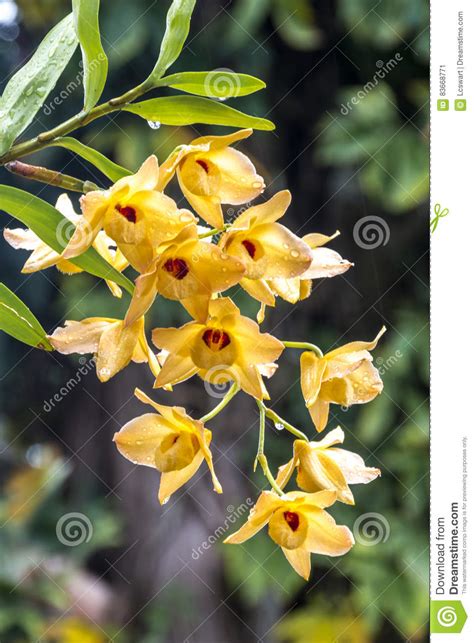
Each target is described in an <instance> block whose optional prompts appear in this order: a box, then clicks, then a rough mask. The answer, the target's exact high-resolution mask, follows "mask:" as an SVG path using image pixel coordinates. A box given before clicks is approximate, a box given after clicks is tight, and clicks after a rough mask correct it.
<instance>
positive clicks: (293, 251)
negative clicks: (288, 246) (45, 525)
mask: <svg viewBox="0 0 474 643" xmlns="http://www.w3.org/2000/svg"><path fill="white" fill-rule="evenodd" d="M290 255H291V256H292V257H294V258H295V259H297V258H298V257H299V256H300V253H299V252H298V250H292V251H291V252H290Z"/></svg>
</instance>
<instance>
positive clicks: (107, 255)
mask: <svg viewBox="0 0 474 643" xmlns="http://www.w3.org/2000/svg"><path fill="white" fill-rule="evenodd" d="M55 207H56V209H57V210H59V212H61V214H62V215H63V216H64V217H66V219H68V220H69V221H72V223H74V224H75V225H76V226H78V225H80V221H81V219H82V216H81V215H79V214H76V212H75V211H74V207H73V205H72V203H71V200H70V198H69V197H68V195H67V194H61V195H60V197H59V198H58V200H57V202H56V206H55ZM3 236H4V237H5V240H6V241H7V243H9V244H10V245H11V246H12V248H15V250H31V251H32V252H31V254H30V256H29V257H28V259H27V260H26V262H25V265H24V266H23V268H22V270H21V272H23V273H26V274H29V273H32V272H38V271H39V270H45V269H46V268H50V267H51V266H56V268H57V269H58V270H59V271H60V272H63V273H65V274H68V275H73V274H77V273H79V272H83V271H82V268H79V267H78V266H75V265H74V264H73V263H71V262H70V261H68V260H67V259H64V258H63V257H61V255H60V254H58V253H57V252H55V251H54V250H53V249H52V248H50V247H49V246H48V245H46V243H44V241H41V239H40V238H39V237H38V236H37V235H36V234H35V233H34V232H33V230H30V229H29V228H26V229H25V228H15V229H13V230H11V229H9V228H5V230H4V231H3ZM92 245H93V246H94V248H95V249H96V250H97V252H98V253H99V254H100V255H101V256H102V257H103V258H104V259H105V260H106V261H107V262H108V263H109V264H110V265H111V266H112V267H114V268H115V269H116V270H118V271H119V272H122V271H123V270H125V268H126V267H127V266H128V262H127V260H126V259H125V257H124V256H123V255H122V253H121V252H120V250H116V249H115V242H114V241H112V239H110V237H108V236H107V235H106V234H105V232H103V231H101V232H99V233H98V235H97V237H96V238H95V240H94V242H93V244H92ZM106 284H107V286H108V287H109V289H110V291H111V292H112V294H113V295H114V297H121V296H122V290H121V288H120V287H119V286H118V285H117V284H116V283H115V282H113V281H108V280H106Z"/></svg>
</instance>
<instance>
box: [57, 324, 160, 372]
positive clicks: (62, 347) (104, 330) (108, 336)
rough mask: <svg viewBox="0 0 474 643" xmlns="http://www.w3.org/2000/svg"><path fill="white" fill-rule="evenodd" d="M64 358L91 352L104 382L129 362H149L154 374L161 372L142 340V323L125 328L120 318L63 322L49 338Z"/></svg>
mask: <svg viewBox="0 0 474 643" xmlns="http://www.w3.org/2000/svg"><path fill="white" fill-rule="evenodd" d="M48 339H49V340H50V342H51V344H52V345H53V346H54V348H55V349H56V350H57V351H59V352H60V353H62V354H63V355H71V354H72V353H79V354H80V355H84V354H86V353H94V355H95V359H96V370H97V377H98V378H99V380H100V381H101V382H107V381H108V380H110V378H112V377H113V376H114V375H116V374H117V373H118V372H119V371H121V370H122V369H123V368H125V367H126V366H127V365H128V364H129V363H130V362H132V361H133V362H137V363H142V362H148V364H149V366H150V369H151V371H152V373H153V375H155V376H157V375H158V373H159V371H160V366H159V364H158V360H157V359H156V356H155V355H154V353H153V351H152V350H151V349H150V347H149V346H148V342H147V340H146V337H145V320H144V318H143V317H141V318H140V319H137V320H136V321H135V322H134V323H133V324H131V325H130V326H125V325H124V322H123V321H121V320H120V319H110V318H107V317H89V318H87V319H83V320H82V321H66V323H65V326H64V327H59V328H56V330H55V331H54V333H53V334H52V335H50V336H49V337H48Z"/></svg>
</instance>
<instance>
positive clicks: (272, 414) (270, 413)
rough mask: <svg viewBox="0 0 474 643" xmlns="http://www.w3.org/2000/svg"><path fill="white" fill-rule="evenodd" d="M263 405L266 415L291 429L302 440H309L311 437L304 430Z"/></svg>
mask: <svg viewBox="0 0 474 643" xmlns="http://www.w3.org/2000/svg"><path fill="white" fill-rule="evenodd" d="M262 406H263V408H264V409H265V415H266V416H267V418H268V419H269V420H271V421H272V422H273V423H274V424H281V425H282V426H283V427H284V428H285V429H286V430H287V431H289V432H290V433H293V435H295V436H296V437H297V438H299V439H300V440H305V442H309V438H308V437H307V436H306V435H305V434H304V433H303V431H300V430H299V429H297V428H296V427H294V426H293V425H292V424H290V423H289V422H287V421H286V420H284V419H283V418H282V417H280V416H279V415H278V414H277V413H275V411H273V410H272V409H269V408H267V407H266V406H265V405H264V404H262Z"/></svg>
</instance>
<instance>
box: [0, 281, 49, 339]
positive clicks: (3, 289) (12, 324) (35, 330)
mask: <svg viewBox="0 0 474 643" xmlns="http://www.w3.org/2000/svg"><path fill="white" fill-rule="evenodd" d="M0 330H3V331H4V332H5V333H8V335H11V336H12V337H14V338H15V339H18V340H20V341H21V342H23V343H24V344H28V345H29V346H34V347H35V348H43V349H45V350H48V351H52V350H53V347H52V346H51V344H50V343H49V341H48V339H47V338H46V331H45V330H44V328H43V327H42V326H41V324H40V323H39V321H38V320H37V319H36V317H35V316H34V315H33V313H32V312H31V310H30V309H29V308H28V306H26V304H24V303H23V302H22V301H21V299H19V298H18V297H17V296H16V295H15V293H14V292H12V291H11V290H10V289H9V288H7V286H5V284H3V283H0Z"/></svg>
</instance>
